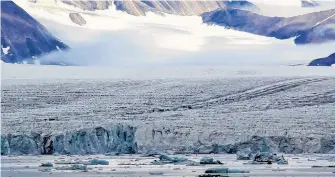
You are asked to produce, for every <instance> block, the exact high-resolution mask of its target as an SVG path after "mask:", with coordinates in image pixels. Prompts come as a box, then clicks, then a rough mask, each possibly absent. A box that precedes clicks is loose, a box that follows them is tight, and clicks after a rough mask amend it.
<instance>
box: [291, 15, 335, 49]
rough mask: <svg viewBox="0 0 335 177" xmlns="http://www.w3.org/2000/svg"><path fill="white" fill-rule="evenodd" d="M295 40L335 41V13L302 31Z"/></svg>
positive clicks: (298, 42)
mask: <svg viewBox="0 0 335 177" xmlns="http://www.w3.org/2000/svg"><path fill="white" fill-rule="evenodd" d="M294 41H295V43H296V44H308V43H314V44H318V43H323V42H328V41H329V42H331V41H335V14H334V15H333V16H331V17H329V18H327V19H326V20H324V21H322V23H321V24H319V25H316V26H314V27H313V28H311V29H309V30H305V31H302V32H301V33H300V34H299V36H298V37H297V38H296V39H295V40H294Z"/></svg>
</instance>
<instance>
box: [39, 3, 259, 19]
mask: <svg viewBox="0 0 335 177" xmlns="http://www.w3.org/2000/svg"><path fill="white" fill-rule="evenodd" d="M38 1H39V0H35V2H38ZM61 1H62V2H63V3H66V4H70V5H73V6H75V7H79V8H80V9H83V10H89V11H95V10H106V9H108V8H110V6H112V5H114V6H115V7H116V9H117V10H120V11H124V12H127V13H128V14H131V15H136V16H139V15H145V13H146V12H155V13H168V14H175V15H200V14H202V13H204V12H209V11H213V10H216V9H225V8H238V9H244V10H250V11H255V12H258V11H259V9H258V7H257V6H256V5H254V4H253V3H251V2H248V1H245V0H243V1H239V0H235V1H204V0H200V1H198V0H196V1H188V0H180V1H160V0H141V1H113V0H109V1H90V0H84V1H67V0H61Z"/></svg>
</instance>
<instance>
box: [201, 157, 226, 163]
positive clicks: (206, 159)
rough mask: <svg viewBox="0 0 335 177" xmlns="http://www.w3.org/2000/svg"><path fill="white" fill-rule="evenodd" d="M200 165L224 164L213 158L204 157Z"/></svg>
mask: <svg viewBox="0 0 335 177" xmlns="http://www.w3.org/2000/svg"><path fill="white" fill-rule="evenodd" d="M200 164H222V163H221V162H220V161H219V160H214V159H213V158H212V157H202V158H201V159H200Z"/></svg>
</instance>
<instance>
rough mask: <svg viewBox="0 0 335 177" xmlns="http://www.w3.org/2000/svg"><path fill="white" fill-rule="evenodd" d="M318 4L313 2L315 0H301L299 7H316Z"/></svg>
mask: <svg viewBox="0 0 335 177" xmlns="http://www.w3.org/2000/svg"><path fill="white" fill-rule="evenodd" d="M319 5H320V4H319V3H317V2H315V1H311V0H301V7H304V8H306V7H317V6H319Z"/></svg>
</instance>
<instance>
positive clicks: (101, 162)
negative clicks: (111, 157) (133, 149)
mask: <svg viewBox="0 0 335 177" xmlns="http://www.w3.org/2000/svg"><path fill="white" fill-rule="evenodd" d="M89 165H109V162H108V161H107V160H101V159H92V160H90V161H89Z"/></svg>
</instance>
